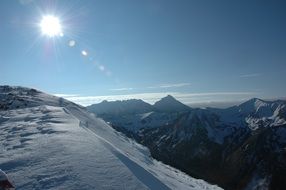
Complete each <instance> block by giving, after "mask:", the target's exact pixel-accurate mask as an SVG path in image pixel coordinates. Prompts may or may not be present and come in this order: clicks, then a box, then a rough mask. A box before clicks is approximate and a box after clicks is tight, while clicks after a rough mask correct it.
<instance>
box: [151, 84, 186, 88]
mask: <svg viewBox="0 0 286 190" xmlns="http://www.w3.org/2000/svg"><path fill="white" fill-rule="evenodd" d="M190 85H191V84H190V83H175V84H161V85H159V86H150V87H148V88H152V89H153V88H179V87H184V86H190Z"/></svg>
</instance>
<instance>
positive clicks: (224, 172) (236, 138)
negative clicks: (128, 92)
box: [87, 96, 286, 190]
mask: <svg viewBox="0 0 286 190" xmlns="http://www.w3.org/2000/svg"><path fill="white" fill-rule="evenodd" d="M139 101H140V103H141V104H142V105H146V106H142V108H144V109H140V108H141V107H140V106H138V107H137V110H136V112H134V111H129V110H128V109H125V110H124V111H121V112H120V111H119V112H116V114H114V113H113V109H115V110H118V108H117V106H119V107H120V106H121V104H129V105H130V104H133V102H139ZM104 103H105V104H108V105H109V108H111V109H110V110H109V111H108V109H105V112H104V113H102V112H99V111H97V108H98V107H100V108H101V110H102V109H103V108H102V107H104V106H102V105H103V103H99V104H95V105H92V106H89V107H87V109H88V110H89V111H91V112H93V113H95V114H96V115H97V116H98V117H101V118H103V119H104V120H105V121H106V122H108V123H109V124H110V125H111V126H112V127H113V128H114V129H116V130H118V131H120V132H123V133H124V134H125V135H127V136H129V137H132V138H133V139H135V140H136V141H137V142H139V143H141V144H143V145H145V146H147V147H148V148H149V150H150V152H151V155H152V157H154V158H156V159H158V160H161V161H163V162H164V163H166V164H169V165H171V166H174V167H175V168H178V169H180V170H181V171H184V172H186V173H188V174H189V175H191V176H193V177H196V178H201V179H204V180H207V181H208V182H210V183H214V184H218V185H219V186H221V187H223V188H225V189H231V190H232V189H233V190H235V189H237V190H241V189H283V187H285V186H286V101H283V100H277V101H265V100H262V99H258V98H253V99H250V100H248V101H246V102H244V103H242V104H239V105H237V106H232V107H229V108H225V109H217V108H204V109H200V108H190V107H188V106H186V105H184V104H182V103H180V102H179V101H177V100H176V99H175V98H173V97H172V96H167V97H165V98H162V99H161V100H159V101H158V102H156V103H155V104H154V105H150V104H147V103H145V102H143V101H142V100H127V101H117V102H116V106H115V102H104ZM147 105H148V106H147ZM112 106H114V108H112ZM131 107H133V106H131ZM146 107H148V109H145V108H146Z"/></svg>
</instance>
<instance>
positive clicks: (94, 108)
mask: <svg viewBox="0 0 286 190" xmlns="http://www.w3.org/2000/svg"><path fill="white" fill-rule="evenodd" d="M87 109H88V110H89V111H91V112H93V113H96V114H139V113H145V112H150V111H152V110H153V107H152V106H151V105H150V104H148V103H146V102H144V101H142V100H136V99H132V100H122V101H119V100H118V101H111V102H108V101H106V100H105V101H103V102H101V103H98V104H93V105H90V106H87Z"/></svg>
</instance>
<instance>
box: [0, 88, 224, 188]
mask: <svg viewBox="0 0 286 190" xmlns="http://www.w3.org/2000/svg"><path fill="white" fill-rule="evenodd" d="M0 131H1V133H0V142H1V144H0V150H1V152H0V168H1V169H2V170H3V171H5V172H6V173H7V174H8V175H9V177H10V178H11V180H12V181H13V183H14V185H15V186H16V188H17V189H19V190H20V189H25V190H27V189H220V188H219V187H217V186H214V185H209V184H208V183H206V182H204V181H203V180H197V179H193V178H191V177H189V176H187V175H186V174H184V173H182V172H180V171H178V170H176V169H174V168H172V167H170V166H167V165H165V164H162V163H161V162H158V161H156V160H153V159H152V158H150V153H149V151H148V149H147V148H145V147H143V146H142V145H139V144H137V143H136V142H134V141H133V140H130V139H128V138H126V137H125V136H124V135H122V134H121V133H119V132H116V131H115V130H114V129H113V128H111V127H110V126H109V125H108V124H106V123H105V122H104V121H103V120H101V119H98V118H96V117H95V116H94V115H93V114H91V113H89V112H87V111H86V110H85V109H84V108H82V107H80V106H78V105H76V104H74V103H72V102H69V101H67V100H65V99H62V98H58V97H55V96H51V95H47V94H45V93H42V92H39V91H37V90H33V89H28V88H21V87H9V86H1V87H0Z"/></svg>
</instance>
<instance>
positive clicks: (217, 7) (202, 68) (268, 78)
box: [0, 0, 286, 105]
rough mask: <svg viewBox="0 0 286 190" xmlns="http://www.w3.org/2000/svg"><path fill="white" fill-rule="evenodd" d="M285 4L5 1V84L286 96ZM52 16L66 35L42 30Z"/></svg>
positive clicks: (102, 92) (207, 96) (200, 95)
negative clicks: (46, 34)
mask: <svg viewBox="0 0 286 190" xmlns="http://www.w3.org/2000/svg"><path fill="white" fill-rule="evenodd" d="M285 10H286V3H285V1H282V0H281V1H279V0H277V1H271V0H268V1H266V0H256V1H255V0H239V1H238V0H236V1H235V0H234V1H229V0H216V1H214V0H200V1H195V0H179V1H175V0H144V1H142V0H120V1H117V0H101V1H96V0H77V1H69V0H61V1H55V0H48V1H40V0H14V1H11V0H1V1H0V40H1V44H0V52H1V62H0V70H1V75H0V84H8V85H21V86H27V87H34V88H38V89H40V90H43V91H46V92H48V93H52V94H61V95H62V96H64V97H67V98H69V99H72V100H74V101H76V102H78V103H81V104H83V105H87V104H91V103H94V102H99V101H101V100H102V99H108V100H115V99H128V98H142V99H144V100H146V101H148V102H150V103H152V102H154V101H156V100H157V99H159V98H161V97H162V96H165V95H167V94H172V95H174V96H175V97H176V98H178V99H179V100H181V101H183V102H185V103H199V102H216V101H240V100H245V99H248V98H251V97H260V98H280V97H285V94H286V88H285V82H283V81H286V35H285V34H286V25H285V20H286V11H285ZM44 15H54V16H57V17H58V18H59V19H60V22H61V24H62V30H63V34H64V36H62V37H59V36H58V37H54V38H49V37H47V36H44V35H43V34H42V33H41V28H40V27H39V23H40V22H41V19H42V17H43V16H44ZM70 41H74V42H75V45H74V46H73V47H71V46H69V42H70ZM82 51H86V52H87V56H83V55H82V54H81V52H82Z"/></svg>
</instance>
